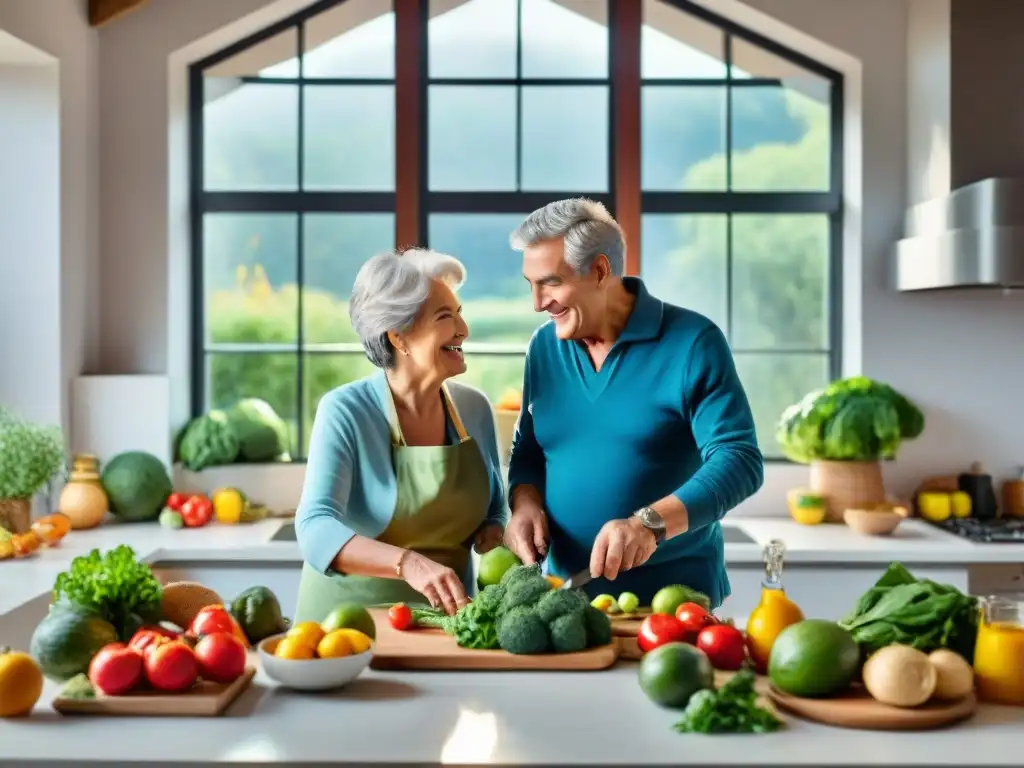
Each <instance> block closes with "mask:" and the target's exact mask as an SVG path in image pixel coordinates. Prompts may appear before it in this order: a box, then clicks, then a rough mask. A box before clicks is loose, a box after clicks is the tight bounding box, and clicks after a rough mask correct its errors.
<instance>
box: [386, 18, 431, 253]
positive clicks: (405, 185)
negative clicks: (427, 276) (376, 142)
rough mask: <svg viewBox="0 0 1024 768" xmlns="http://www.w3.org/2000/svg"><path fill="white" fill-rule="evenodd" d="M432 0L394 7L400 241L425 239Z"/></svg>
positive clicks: (406, 243) (397, 234) (402, 243)
mask: <svg viewBox="0 0 1024 768" xmlns="http://www.w3.org/2000/svg"><path fill="white" fill-rule="evenodd" d="M427 2H428V0H400V1H399V2H395V3H394V11H395V244H396V245H397V246H398V247H400V248H401V247H405V246H410V245H418V244H421V242H422V240H423V233H422V232H421V231H420V222H421V221H422V217H421V211H420V208H421V206H422V205H423V201H422V200H421V199H420V198H421V194H420V193H421V189H422V186H423V182H422V179H421V175H422V172H423V170H424V168H425V167H426V166H425V164H424V163H423V160H424V158H421V157H420V154H421V147H422V146H423V141H422V136H421V133H422V132H423V131H425V129H426V118H427V115H426V104H425V103H424V101H423V99H422V90H421V86H422V80H421V79H422V78H423V77H424V76H425V75H426V73H425V72H423V71H422V70H423V69H425V67H426V51H425V50H424V38H425V33H424V30H423V28H422V27H423V25H425V23H426V17H427V14H426V13H425V10H426V5H427Z"/></svg>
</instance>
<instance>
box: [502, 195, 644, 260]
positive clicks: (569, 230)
mask: <svg viewBox="0 0 1024 768" xmlns="http://www.w3.org/2000/svg"><path fill="white" fill-rule="evenodd" d="M559 237H561V238H564V243H565V252H564V258H565V262H566V264H568V265H569V266H570V267H572V268H573V270H575V272H576V274H578V275H584V274H587V273H588V272H589V271H590V268H591V266H593V264H594V260H595V259H596V258H597V257H598V255H599V254H602V253H603V254H604V255H605V256H607V257H608V263H609V264H610V265H611V269H612V274H613V275H616V276H621V275H622V273H623V272H624V270H625V266H626V241H625V238H624V237H623V236H622V228H621V227H620V226H619V224H618V222H616V221H615V219H613V218H612V216H611V214H609V213H608V209H606V208H605V207H604V206H603V205H602V204H601V203H598V202H596V201H594V200H588V199H586V198H583V197H577V198H570V199H568V200H557V201H556V202H554V203H548V204H547V205H545V206H544V207H543V208H538V209H537V210H536V211H534V212H533V213H531V214H530V215H529V216H527V217H526V219H524V220H523V223H522V224H520V225H519V226H518V227H516V229H515V231H514V232H513V233H512V235H511V237H510V238H509V243H510V245H511V246H512V249H513V250H516V251H522V250H525V249H526V248H528V247H529V246H531V245H536V244H537V243H541V242H544V241H545V240H555V239H557V238H559Z"/></svg>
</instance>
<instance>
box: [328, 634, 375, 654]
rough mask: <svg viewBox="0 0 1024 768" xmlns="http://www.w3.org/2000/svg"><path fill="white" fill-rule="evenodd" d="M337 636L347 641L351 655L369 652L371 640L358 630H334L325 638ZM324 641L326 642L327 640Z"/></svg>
mask: <svg viewBox="0 0 1024 768" xmlns="http://www.w3.org/2000/svg"><path fill="white" fill-rule="evenodd" d="M339 634H340V635H341V636H342V637H344V638H346V639H347V640H348V642H349V644H350V645H351V646H352V653H364V652H366V651H368V650H370V646H371V645H373V640H371V639H370V636H369V635H367V634H366V633H365V632H360V631H359V630H358V629H348V628H345V629H336V630H334V631H333V632H329V633H328V634H327V637H330V636H331V635H339ZM324 639H325V640H326V639H327V638H324ZM321 642H323V641H321Z"/></svg>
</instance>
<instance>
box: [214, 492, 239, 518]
mask: <svg viewBox="0 0 1024 768" xmlns="http://www.w3.org/2000/svg"><path fill="white" fill-rule="evenodd" d="M212 500H213V515H214V517H216V518H217V522H218V523H222V524H225V525H235V524H237V523H239V522H241V520H242V515H243V514H244V513H245V505H246V504H247V499H246V497H245V494H244V493H242V492H241V491H240V490H238V489H237V488H218V489H217V490H216V491H214V492H213V496H212Z"/></svg>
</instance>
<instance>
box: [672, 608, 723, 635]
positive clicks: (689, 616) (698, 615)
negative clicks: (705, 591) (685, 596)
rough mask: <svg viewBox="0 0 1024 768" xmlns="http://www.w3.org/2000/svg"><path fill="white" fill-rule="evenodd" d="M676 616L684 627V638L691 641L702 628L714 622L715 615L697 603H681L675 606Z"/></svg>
mask: <svg viewBox="0 0 1024 768" xmlns="http://www.w3.org/2000/svg"><path fill="white" fill-rule="evenodd" d="M676 618H677V619H679V621H680V623H681V624H682V625H683V627H684V628H685V629H686V635H687V637H686V640H687V642H689V643H692V642H693V641H694V640H696V639H697V634H698V633H699V632H700V631H701V630H702V629H704V627H710V626H711V625H712V624H716V623H717V622H716V621H715V617H714V616H712V615H711V614H710V613H708V612H707V611H705V610H704V608H703V606H700V605H697V603H683V604H682V605H680V606H679V607H678V608H676Z"/></svg>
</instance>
